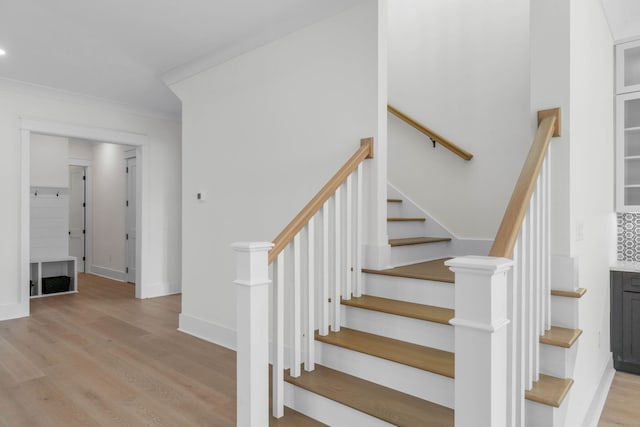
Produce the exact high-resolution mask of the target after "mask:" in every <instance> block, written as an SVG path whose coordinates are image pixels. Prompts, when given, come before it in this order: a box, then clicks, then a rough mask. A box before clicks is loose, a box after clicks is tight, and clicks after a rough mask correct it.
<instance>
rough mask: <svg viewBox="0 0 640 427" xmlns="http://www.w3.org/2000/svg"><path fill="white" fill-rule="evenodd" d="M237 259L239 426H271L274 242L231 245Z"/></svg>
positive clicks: (237, 411)
mask: <svg viewBox="0 0 640 427" xmlns="http://www.w3.org/2000/svg"><path fill="white" fill-rule="evenodd" d="M231 247H232V248H233V250H234V252H235V256H236V280H235V281H234V282H233V283H235V284H236V292H237V293H236V295H237V353H236V361H237V367H236V372H237V392H236V394H237V407H236V408H237V409H236V414H237V425H238V426H241V427H258V426H265V427H266V426H268V425H269V331H268V327H269V326H268V325H269V283H271V281H270V280H269V262H268V258H267V257H268V254H269V250H270V249H271V248H272V247H273V244H272V243H271V242H240V243H234V244H233V245H231Z"/></svg>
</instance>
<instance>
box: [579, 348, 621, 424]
mask: <svg viewBox="0 0 640 427" xmlns="http://www.w3.org/2000/svg"><path fill="white" fill-rule="evenodd" d="M610 356H611V355H610ZM615 374H616V370H615V369H613V359H612V358H611V357H609V361H608V362H607V364H606V365H605V367H604V371H603V372H602V377H601V378H600V384H598V388H597V389H596V392H595V394H594V395H593V399H592V400H591V404H590V405H589V410H588V411H587V413H586V414H585V416H584V421H583V422H582V427H597V425H598V421H600V416H601V415H602V410H603V409H604V404H605V403H606V401H607V396H608V394H609V389H610V388H611V383H612V382H613V377H614V376H615Z"/></svg>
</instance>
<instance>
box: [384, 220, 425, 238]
mask: <svg viewBox="0 0 640 427" xmlns="http://www.w3.org/2000/svg"><path fill="white" fill-rule="evenodd" d="M387 234H388V235H389V238H390V239H403V238H406V237H423V236H426V235H427V230H426V227H425V223H424V222H421V221H387Z"/></svg>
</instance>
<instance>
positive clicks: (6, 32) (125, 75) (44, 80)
mask: <svg viewBox="0 0 640 427" xmlns="http://www.w3.org/2000/svg"><path fill="white" fill-rule="evenodd" d="M357 1H359V0H268V1H265V0H134V1H131V0H108V1H104V0H103V1H99V0H0V48H3V49H5V50H6V51H7V55H6V56H2V57H0V78H7V79H12V80H19V81H24V82H29V83H34V84H38V85H43V86H48V87H53V88H57V89H62V90H65V91H69V92H75V93H80V94H84V95H89V96H93V97H98V98H103V99H108V100H111V101H115V102H117V103H122V104H125V105H127V106H129V107H136V108H139V109H142V110H145V111H149V112H153V113H156V114H161V115H163V116H167V117H177V116H178V115H179V114H180V108H181V107H180V101H179V100H178V98H177V97H176V96H175V95H174V94H173V93H172V92H171V91H170V90H169V89H168V87H167V85H166V82H169V83H170V82H173V81H176V80H179V79H180V78H183V77H186V76H188V75H190V74H193V73H195V72H198V71H200V70H202V69H205V68H207V67H210V66H213V65H216V64H218V63H221V62H223V61H225V60H227V59H229V58H231V57H233V56H236V55H238V54H241V53H243V52H245V51H248V50H251V49H253V48H255V47H258V46H260V45H263V44H265V43H267V42H269V41H272V40H275V39H277V38H279V37H282V36H283V35H285V34H287V33H290V32H292V31H295V30H296V29H298V28H302V27H304V26H306V25H309V24H311V23H313V22H316V21H319V20H321V19H323V18H325V17H328V16H331V15H333V14H336V13H338V12H340V11H341V10H344V9H346V8H348V7H349V6H351V5H352V4H354V3H356V2H357ZM602 4H603V7H604V9H605V14H606V16H607V19H608V21H609V25H610V27H611V31H612V34H613V36H614V39H616V40H621V39H626V38H629V37H633V36H638V35H640V0H602Z"/></svg>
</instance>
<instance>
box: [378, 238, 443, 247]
mask: <svg viewBox="0 0 640 427" xmlns="http://www.w3.org/2000/svg"><path fill="white" fill-rule="evenodd" d="M450 241H451V238H449V237H406V238H403V239H389V246H391V247H396V246H411V245H424V244H429V243H440V242H450Z"/></svg>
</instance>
